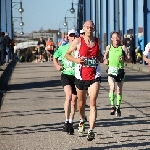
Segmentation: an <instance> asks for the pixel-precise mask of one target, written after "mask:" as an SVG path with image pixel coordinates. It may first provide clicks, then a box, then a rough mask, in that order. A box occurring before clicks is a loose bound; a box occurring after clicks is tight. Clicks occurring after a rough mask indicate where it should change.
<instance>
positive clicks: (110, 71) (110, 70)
mask: <svg viewBox="0 0 150 150" xmlns="http://www.w3.org/2000/svg"><path fill="white" fill-rule="evenodd" d="M118 70H119V68H117V67H109V68H108V74H112V75H116V76H117V75H118Z"/></svg>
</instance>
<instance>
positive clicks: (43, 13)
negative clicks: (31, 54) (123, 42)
mask: <svg viewBox="0 0 150 150" xmlns="http://www.w3.org/2000/svg"><path fill="white" fill-rule="evenodd" d="M110 1H113V0H110ZM120 1H121V0H120ZM13 2H20V0H13ZM142 2H143V0H139V8H138V12H139V20H138V21H139V27H142V26H143V21H142V19H143V13H142V9H143V3H142ZM71 3H72V0H22V7H23V8H24V12H23V13H22V20H23V22H24V24H25V25H24V26H23V31H24V33H31V32H32V31H38V30H40V29H41V28H43V29H44V30H47V29H51V30H53V29H54V30H58V28H59V27H60V28H65V27H64V26H63V21H64V17H65V15H66V16H67V17H70V19H68V27H69V29H71V28H73V27H74V17H75V18H76V17H77V5H76V4H77V3H78V0H73V3H75V4H74V8H75V10H76V13H75V16H74V15H73V14H71V13H70V11H69V9H70V8H71ZM127 3H128V8H127V18H128V19H127V20H128V22H127V29H129V28H132V26H133V21H132V15H133V13H132V6H133V3H132V0H127ZM14 5H15V4H12V6H14ZM104 5H105V4H104ZM120 5H121V3H120ZM18 8H19V4H17V5H16V6H14V7H13V17H20V16H21V15H20V13H19V12H18ZM112 9H113V8H112ZM120 16H121V14H120ZM19 22H20V19H19V18H18V19H16V18H15V19H14V28H15V32H18V33H19V32H20V26H19ZM61 30H62V31H66V29H61ZM104 30H105V29H104Z"/></svg>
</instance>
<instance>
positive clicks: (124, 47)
mask: <svg viewBox="0 0 150 150" xmlns="http://www.w3.org/2000/svg"><path fill="white" fill-rule="evenodd" d="M122 50H123V51H124V52H125V56H126V58H127V59H130V55H129V54H128V50H127V48H126V46H125V45H123V46H122Z"/></svg>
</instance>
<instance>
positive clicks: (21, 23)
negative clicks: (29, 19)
mask: <svg viewBox="0 0 150 150" xmlns="http://www.w3.org/2000/svg"><path fill="white" fill-rule="evenodd" d="M13 18H20V20H21V22H20V23H19V25H20V26H23V25H24V22H23V21H22V17H13Z"/></svg>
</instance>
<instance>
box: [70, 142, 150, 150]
mask: <svg viewBox="0 0 150 150" xmlns="http://www.w3.org/2000/svg"><path fill="white" fill-rule="evenodd" d="M113 143H114V142H113ZM113 143H112V142H111V143H107V144H113ZM97 144H103V143H97ZM146 145H147V146H149V145H150V142H143V143H133V142H131V143H126V144H120V145H119V144H113V146H112V145H111V146H103V147H102V146H99V147H88V148H79V149H72V150H109V149H112V148H113V149H114V148H116V149H118V148H127V149H128V148H129V149H130V148H135V147H137V149H138V147H139V146H146ZM145 150H148V149H145Z"/></svg>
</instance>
